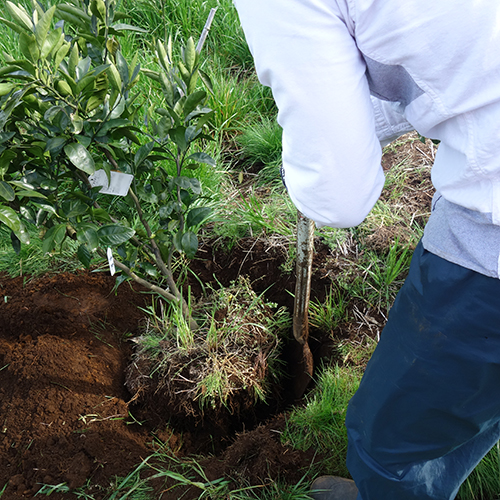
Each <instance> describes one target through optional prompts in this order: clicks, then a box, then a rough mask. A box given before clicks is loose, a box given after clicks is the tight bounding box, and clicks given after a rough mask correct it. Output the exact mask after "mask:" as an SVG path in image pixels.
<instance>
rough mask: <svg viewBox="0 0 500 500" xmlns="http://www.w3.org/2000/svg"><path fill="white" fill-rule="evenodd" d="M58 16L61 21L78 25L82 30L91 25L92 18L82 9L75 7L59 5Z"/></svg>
mask: <svg viewBox="0 0 500 500" xmlns="http://www.w3.org/2000/svg"><path fill="white" fill-rule="evenodd" d="M57 14H58V16H59V17H60V18H61V19H64V20H65V21H68V23H70V24H78V25H79V26H80V27H82V28H85V27H87V26H89V25H90V24H91V17H90V16H89V15H88V14H87V13H86V12H84V11H83V10H82V9H79V8H78V7H75V6H74V5H68V4H60V5H58V6H57Z"/></svg>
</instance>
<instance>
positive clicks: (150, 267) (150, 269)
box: [141, 262, 158, 278]
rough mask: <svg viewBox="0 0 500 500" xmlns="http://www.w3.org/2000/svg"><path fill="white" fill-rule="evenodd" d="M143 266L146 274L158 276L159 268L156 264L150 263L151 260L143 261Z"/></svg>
mask: <svg viewBox="0 0 500 500" xmlns="http://www.w3.org/2000/svg"><path fill="white" fill-rule="evenodd" d="M141 267H142V269H143V271H144V272H145V273H146V274H149V276H152V277H153V278H156V277H158V269H157V268H156V266H153V264H150V263H149V262H143V263H142V264H141Z"/></svg>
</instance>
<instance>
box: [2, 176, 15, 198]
mask: <svg viewBox="0 0 500 500" xmlns="http://www.w3.org/2000/svg"><path fill="white" fill-rule="evenodd" d="M0 196H1V197H2V198H3V199H4V200H7V201H12V200H14V198H15V197H16V195H15V193H14V190H13V189H12V187H11V186H10V184H8V183H7V182H5V181H0Z"/></svg>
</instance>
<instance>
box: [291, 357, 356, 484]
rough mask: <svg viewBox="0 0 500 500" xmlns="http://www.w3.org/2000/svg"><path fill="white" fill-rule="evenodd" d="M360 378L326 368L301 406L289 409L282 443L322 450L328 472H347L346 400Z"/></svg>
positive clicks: (320, 451)
mask: <svg viewBox="0 0 500 500" xmlns="http://www.w3.org/2000/svg"><path fill="white" fill-rule="evenodd" d="M359 381H360V377H359V376H358V375H357V374H356V372H354V373H353V371H352V370H349V369H348V368H341V367H339V366H336V367H334V368H325V369H323V371H322V372H321V373H320V374H319V376H318V380H317V385H316V387H315V389H314V390H313V392H312V393H311V394H310V395H309V396H307V397H306V400H307V402H306V405H305V407H303V408H296V409H294V410H292V412H291V414H290V416H289V419H288V421H287V427H286V430H285V432H284V433H283V435H282V442H284V443H285V444H287V445H290V446H292V447H294V448H297V449H300V450H307V449H310V448H312V449H314V450H316V451H317V452H318V453H325V455H326V456H327V459H325V460H326V461H325V463H324V464H323V467H326V468H327V469H328V473H330V474H335V475H341V476H344V475H348V471H347V469H346V466H345V456H346V451H347V431H346V429H345V426H344V420H345V413H346V410H347V403H348V402H349V400H350V399H351V397H352V395H353V394H354V392H355V391H356V390H357V388H358V386H359Z"/></svg>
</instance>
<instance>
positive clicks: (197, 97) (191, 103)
mask: <svg viewBox="0 0 500 500" xmlns="http://www.w3.org/2000/svg"><path fill="white" fill-rule="evenodd" d="M206 97H207V93H206V92H205V91H204V90H198V91H196V92H193V93H192V94H190V95H189V96H188V98H187V99H186V102H185V103H184V116H186V117H187V116H188V115H189V113H191V111H193V110H194V109H195V108H196V106H198V104H200V103H201V102H202V101H203V100H204V99H205V98H206Z"/></svg>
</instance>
